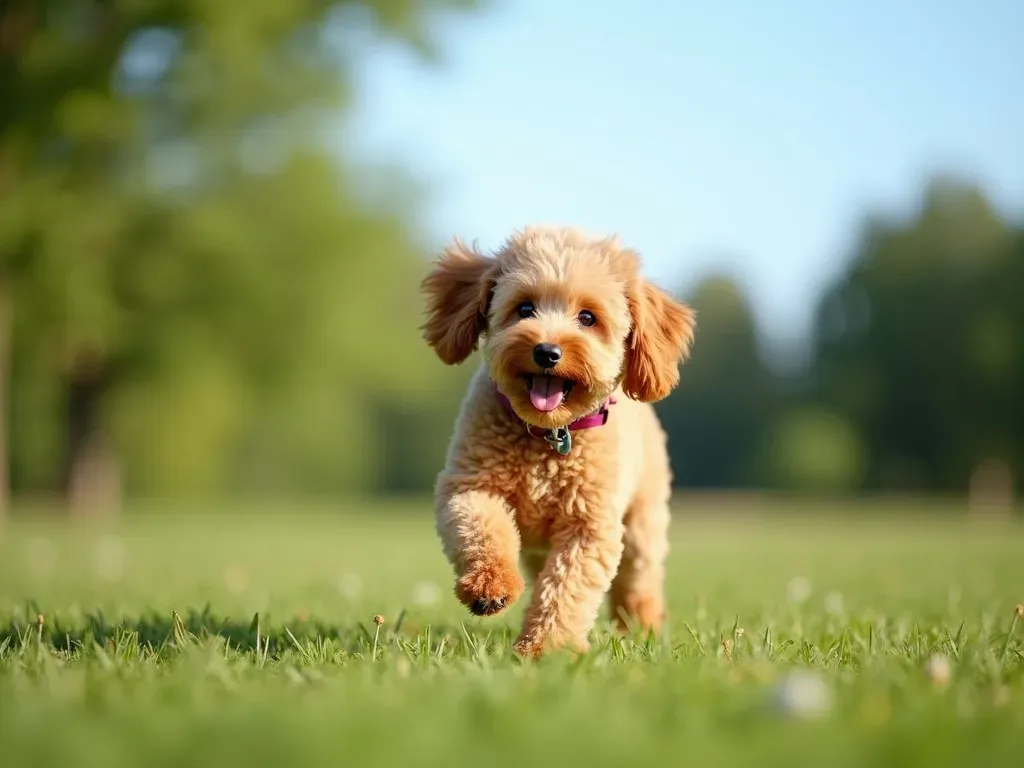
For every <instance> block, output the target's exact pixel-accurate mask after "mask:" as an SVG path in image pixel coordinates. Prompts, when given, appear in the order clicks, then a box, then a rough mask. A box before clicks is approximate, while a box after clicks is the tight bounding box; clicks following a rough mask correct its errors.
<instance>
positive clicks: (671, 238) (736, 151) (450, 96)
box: [338, 0, 1024, 338]
mask: <svg viewBox="0 0 1024 768" xmlns="http://www.w3.org/2000/svg"><path fill="white" fill-rule="evenodd" d="M436 39H437V42H438V44H439V46H440V47H441V50H442V60H441V61H440V63H439V64H437V65H435V66H430V67H425V66H424V65H423V64H422V62H420V61H419V60H418V59H417V58H416V57H414V56H412V55H410V54H408V53H405V52H403V51H402V50H401V49H398V48H395V47H384V48H381V49H378V50H377V51H376V52H375V53H373V55H371V56H370V57H369V58H367V59H366V60H364V61H363V62H362V63H361V65H360V70H359V85H360V94H361V97H360V98H361V101H360V111H359V113H358V115H359V116H358V119H357V120H356V121H355V122H354V123H352V124H351V125H350V126H349V127H347V128H345V129H344V130H339V136H338V140H339V142H340V143H341V144H342V145H343V146H344V148H345V149H346V150H347V151H348V152H351V153H354V154H357V155H359V156H361V157H364V158H379V159H384V160H387V161H389V162H391V163H394V164H400V165H402V166H403V167H405V168H406V169H408V170H409V171H410V172H412V173H414V174H415V176H416V177H417V178H418V179H419V180H420V181H421V182H422V183H423V184H425V185H426V187H427V190H428V193H429V195H428V199H427V201H426V203H427V204H426V207H425V209H424V211H423V217H422V224H423V226H424V227H425V229H426V232H427V234H428V236H429V238H430V239H431V242H432V243H434V244H438V245H439V244H440V243H442V242H443V241H445V240H447V239H448V238H450V237H451V236H452V235H455V234H458V235H459V236H461V237H463V238H465V239H469V240H472V239H474V238H475V239H478V240H479V243H480V244H481V245H482V246H484V247H488V248H490V247H493V246H495V245H497V244H498V243H499V242H500V241H501V240H503V239H504V238H505V236H506V235H507V234H508V233H509V232H510V231H511V230H512V229H514V228H516V227H520V226H523V225H525V224H529V223H534V222H555V223H567V224H576V225H579V226H582V227H584V228H587V229H592V230H596V231H599V232H612V231H614V232H618V233H620V234H621V236H622V237H623V239H624V240H625V241H626V242H627V243H629V244H630V245H632V246H634V247H636V248H638V249H639V250H640V251H641V252H642V253H643V255H644V258H645V263H646V265H647V270H648V272H649V273H650V274H651V276H652V277H653V278H654V279H655V280H657V281H658V282H659V283H662V284H664V285H665V286H666V287H669V288H672V289H676V290H687V289H688V288H690V287H691V286H692V285H693V284H694V282H695V281H696V280H698V279H699V278H700V277H702V276H703V275H705V274H707V273H709V272H713V271H714V272H719V271H726V272H728V273H730V274H732V275H734V276H735V277H737V278H738V279H739V280H740V281H741V282H742V283H743V284H744V285H745V286H746V289H747V291H748V294H749V295H750V297H751V300H752V302H753V304H754V308H755V312H756V313H757V316H758V319H759V321H760V323H761V325H762V328H763V330H764V331H765V332H766V333H767V334H768V335H769V337H778V338H793V337H798V336H800V335H801V334H802V333H804V332H805V331H806V329H807V325H808V323H809V321H810V313H811V310H812V308H813V304H814V301H815V300H816V298H817V295H818V293H819V291H820V290H821V287H822V285H823V284H824V282H826V281H827V280H828V279H830V278H831V277H832V276H833V275H834V274H835V273H836V272H837V271H838V270H839V269H841V267H842V264H843V260H844V258H845V257H846V255H847V254H848V252H849V249H850V247H851V240H852V237H853V236H854V234H855V231H856V230H855V228H856V225H857V222H858V220H859V218H860V217H861V216H862V215H863V214H864V213H865V212H866V211H867V210H868V209H889V210H893V211H895V212H902V211H910V210H912V208H911V206H913V205H914V203H915V202H916V201H917V199H918V196H919V194H920V190H921V183H922V182H923V181H924V179H925V178H926V176H927V174H929V173H930V172H932V171H937V170H944V171H951V172H956V173H959V174H963V175H968V176H971V177H973V178H975V179H977V180H978V181H979V182H980V183H981V184H983V185H984V187H985V188H986V189H987V190H988V192H989V194H990V196H991V198H992V200H993V202H994V203H996V205H997V206H998V207H999V208H1000V209H1001V210H1002V211H1003V212H1004V213H1005V214H1006V215H1008V216H1014V217H1017V216H1019V215H1020V214H1021V213H1024V2H1021V0H932V1H931V2H926V1H925V0H896V1H895V2H882V1H881V0H858V1H856V2H850V1H848V0H828V1H827V0H820V2H817V3H814V2H811V0H804V2H800V1H798V0H774V1H773V2H768V0H746V1H745V2H739V1H737V0H732V1H727V0H716V1H715V2H701V3H697V2H692V1H686V0H637V1H634V2H630V3H624V2H620V3H613V2H601V1H592V2H586V0H491V2H490V4H489V6H488V7H487V8H485V9H484V11H483V12H481V13H478V14H474V15H468V16H465V17H460V18H458V19H456V20H454V21H452V20H446V21H445V22H444V23H443V24H439V25H438V27H437V34H436Z"/></svg>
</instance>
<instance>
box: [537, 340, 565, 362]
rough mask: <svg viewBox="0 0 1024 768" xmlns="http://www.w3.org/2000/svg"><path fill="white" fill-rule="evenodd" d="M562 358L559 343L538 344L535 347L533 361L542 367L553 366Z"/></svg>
mask: <svg viewBox="0 0 1024 768" xmlns="http://www.w3.org/2000/svg"><path fill="white" fill-rule="evenodd" d="M561 359H562V348H561V347H560V346H558V345H557V344H538V345H537V346H536V347H534V348H533V362H535V363H536V364H537V365H539V366H540V367H541V368H553V367H554V365H555V363H557V362H558V361H559V360H561Z"/></svg>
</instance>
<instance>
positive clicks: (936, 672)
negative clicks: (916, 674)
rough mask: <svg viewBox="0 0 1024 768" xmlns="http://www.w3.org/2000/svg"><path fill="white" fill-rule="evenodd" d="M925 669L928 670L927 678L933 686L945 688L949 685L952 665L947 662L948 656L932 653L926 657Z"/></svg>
mask: <svg viewBox="0 0 1024 768" xmlns="http://www.w3.org/2000/svg"><path fill="white" fill-rule="evenodd" d="M926 669H927V671H928V679H929V680H931V681H932V684H933V685H934V686H935V687H937V688H945V687H946V686H947V685H949V680H950V678H951V677H952V676H953V665H952V664H950V663H949V658H948V657H946V656H944V655H943V654H941V653H935V654H932V656H931V657H930V658H929V659H928V665H927V667H926Z"/></svg>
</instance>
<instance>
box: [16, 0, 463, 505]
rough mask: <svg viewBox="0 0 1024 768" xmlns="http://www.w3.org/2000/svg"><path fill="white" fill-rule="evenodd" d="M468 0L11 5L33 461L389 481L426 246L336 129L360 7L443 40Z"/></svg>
mask: <svg viewBox="0 0 1024 768" xmlns="http://www.w3.org/2000/svg"><path fill="white" fill-rule="evenodd" d="M447 5H448V4H447V3H442V2H435V1H434V0H363V1H361V2H345V3H334V2H327V1H325V0H304V1H296V2H276V1H272V0H252V2H247V3H241V4H239V3H231V4H228V3H205V2H186V1H185V0H177V1H175V0H111V1H109V2H103V1H102V0H96V1H90V0H63V1H61V0H50V1H49V2H35V1H29V0H13V2H8V3H6V4H4V5H3V6H0V14H2V15H0V24H2V27H0V29H2V38H0V40H2V49H0V50H2V61H0V63H2V67H3V69H2V73H0V88H2V90H0V198H2V199H3V201H4V204H3V205H2V206H0V287H2V288H3V289H4V291H3V293H2V294H0V296H9V297H10V301H11V304H12V307H13V313H12V315H13V320H12V328H11V331H12V344H11V357H12V359H11V361H10V365H9V369H10V372H11V375H10V377H9V380H10V386H11V392H10V400H9V402H10V408H9V411H8V412H9V413H10V414H11V416H12V423H11V425H10V434H11V440H12V446H13V450H12V451H11V453H12V458H13V468H14V475H13V477H14V481H15V483H16V484H17V485H18V486H20V487H22V488H30V489H31V488H41V489H45V488H53V487H59V486H60V485H61V484H63V485H64V487H65V488H66V489H67V490H68V491H69V492H72V493H73V491H74V486H75V482H76V473H77V472H81V471H84V472H85V475H86V479H89V480H90V482H91V479H95V478H94V477H93V476H94V475H95V474H96V472H95V471H94V470H96V469H97V468H104V467H106V468H107V469H109V468H110V467H111V465H112V464H114V463H115V462H112V461H111V457H113V456H119V457H121V458H122V459H123V462H121V464H122V465H123V469H124V472H123V477H124V479H125V481H126V483H127V484H128V487H129V488H134V489H136V490H139V491H146V492H169V491H173V492H181V491H188V490H192V491H211V490H216V489H218V488H224V487H239V486H247V487H255V488H273V487H275V485H281V486H289V485H294V484H303V485H305V486H306V487H311V488H317V487H319V488H321V489H327V488H339V487H360V486H362V487H368V486H372V485H373V483H374V482H375V480H374V472H373V470H374V469H375V461H374V460H373V457H374V456H376V455H377V454H378V453H379V452H380V451H381V450H382V448H381V446H380V445H379V440H378V436H377V430H376V428H375V427H376V425H375V419H376V417H375V416H374V406H375V405H376V404H377V403H379V402H381V401H383V400H384V399H385V398H384V393H385V392H388V393H389V394H390V395H391V396H399V397H400V396H402V395H403V394H408V391H407V388H408V386H409V384H408V382H409V381H411V379H412V377H410V376H409V374H410V372H411V370H412V369H413V368H414V367H415V366H416V364H417V362H423V361H424V360H425V358H426V355H425V354H424V353H422V352H420V351H419V350H420V346H421V345H420V344H419V343H418V339H417V337H416V331H415V328H416V324H417V322H418V313H417V310H416V305H415V303H414V301H413V300H414V298H415V293H414V290H415V289H414V286H415V284H416V282H417V280H418V274H419V269H420V260H419V258H418V257H419V256H420V255H421V249H420V247H419V244H418V243H417V242H416V240H415V237H414V235H413V234H412V233H410V231H409V229H408V228H407V227H406V226H404V224H405V222H406V221H407V220H408V219H409V217H410V214H411V211H409V210H403V207H402V206H401V205H398V204H392V205H390V206H388V208H387V209H381V208H380V207H379V206H376V207H375V206H372V205H370V204H368V203H367V202H366V201H365V200H363V199H362V197H361V196H360V194H359V188H358V179H357V177H356V176H355V175H353V174H352V173H349V172H348V171H347V170H346V168H345V167H344V166H343V165H342V164H340V163H339V161H338V158H337V153H334V152H331V151H330V149H329V147H327V146H325V144H324V142H323V140H322V135H323V128H324V124H325V121H326V120H327V118H328V117H331V116H333V115H335V114H336V113H337V112H338V111H339V110H341V111H342V112H344V110H346V109H347V108H348V107H349V106H350V102H351V87H350V83H349V82H348V77H349V76H350V72H351V62H350V61H349V60H348V58H347V56H348V50H347V48H346V43H345V40H346V38H345V36H344V34H342V33H344V32H345V25H346V24H348V23H349V22H351V21H352V20H353V19H355V18H356V15H358V18H359V19H363V20H365V19H367V18H369V19H370V20H371V21H372V23H373V26H374V29H375V31H376V33H377V34H378V35H382V36H389V37H393V38H397V39H400V40H403V41H405V42H407V43H409V44H411V45H413V46H415V47H416V48H417V49H420V50H422V51H424V52H429V49H430V45H429V42H430V40H429V35H428V34H427V32H428V26H427V25H428V22H429V19H430V17H431V16H432V15H434V14H436V13H438V12H440V11H442V10H443V9H444V8H445V7H446V6H447ZM456 5H458V3H456ZM393 197H394V200H396V201H397V200H402V199H406V198H407V197H408V195H407V191H406V190H404V189H399V188H396V189H395V194H394V196H393ZM0 370H5V369H0ZM421 381H422V383H424V384H429V381H430V376H429V375H425V376H424V377H423V378H422V380H421ZM62 455H63V456H65V457H66V460H64V461H61V459H60V457H61V456H62ZM118 469H120V467H118ZM121 475H122V473H121V472H118V474H117V477H118V478H120V476H121ZM90 478H91V479H90ZM78 479H79V480H82V479H83V478H78ZM91 487H93V486H89V485H87V488H91Z"/></svg>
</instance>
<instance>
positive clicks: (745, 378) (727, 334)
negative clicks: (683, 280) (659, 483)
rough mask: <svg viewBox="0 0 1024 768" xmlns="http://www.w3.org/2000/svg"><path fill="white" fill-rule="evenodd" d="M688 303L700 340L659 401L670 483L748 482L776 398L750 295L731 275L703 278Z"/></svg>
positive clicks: (732, 484) (712, 484)
mask: <svg viewBox="0 0 1024 768" xmlns="http://www.w3.org/2000/svg"><path fill="white" fill-rule="evenodd" d="M690 303H691V305H692V306H693V308H694V309H695V310H696V313H697V329H698V330H697V342H696V343H695V344H694V349H693V354H692V356H691V359H690V360H689V361H688V362H687V363H686V364H685V365H684V366H683V369H682V377H681V380H680V385H679V387H678V389H677V390H676V392H675V393H673V394H672V396H671V397H669V398H667V399H666V400H664V401H662V403H660V404H659V406H658V411H659V414H660V416H661V418H662V421H663V423H664V426H665V429H666V430H667V431H668V433H669V452H670V455H671V460H672V467H673V471H674V473H675V482H676V484H677V485H679V486H685V487H703V488H726V487H737V486H744V485H750V484H751V483H752V482H754V481H755V479H756V473H757V455H758V449H759V447H760V444H761V442H762V439H763V433H764V430H765V428H766V426H767V422H768V419H769V416H770V414H771V411H772V407H773V405H772V404H773V401H774V399H775V391H774V388H775V383H774V378H773V376H772V375H771V372H770V371H768V370H767V369H766V367H765V366H764V364H763V362H762V361H761V358H760V356H759V354H758V343H757V334H756V330H755V325H754V318H753V316H752V314H751V311H750V307H749V305H748V302H747V299H746V297H745V296H744V294H743V293H742V291H741V290H740V288H739V287H738V286H737V285H736V284H735V283H734V282H733V281H732V280H730V279H729V278H727V277H723V276H712V277H709V278H707V279H705V280H704V281H703V282H702V283H701V284H700V285H699V286H698V287H697V289H696V291H695V293H694V296H693V298H692V301H691V302H690Z"/></svg>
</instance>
